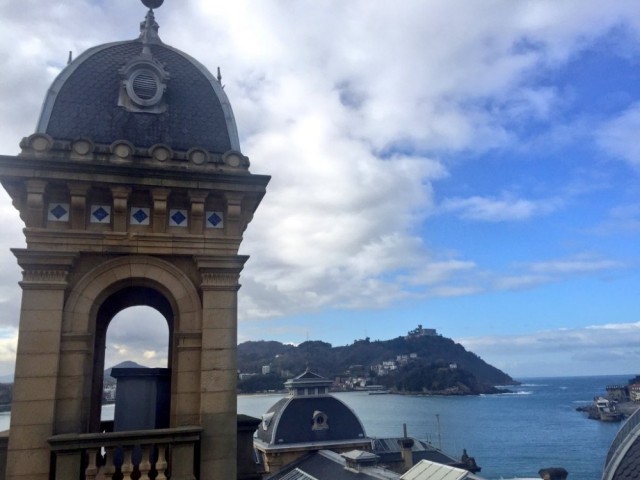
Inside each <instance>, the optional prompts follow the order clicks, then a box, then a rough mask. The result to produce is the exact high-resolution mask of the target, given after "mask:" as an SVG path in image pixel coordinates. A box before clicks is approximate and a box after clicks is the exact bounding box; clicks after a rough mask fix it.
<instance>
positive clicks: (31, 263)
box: [11, 248, 77, 290]
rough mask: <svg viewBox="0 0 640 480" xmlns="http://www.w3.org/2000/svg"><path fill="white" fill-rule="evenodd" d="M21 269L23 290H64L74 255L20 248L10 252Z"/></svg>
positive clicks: (75, 255)
mask: <svg viewBox="0 0 640 480" xmlns="http://www.w3.org/2000/svg"><path fill="white" fill-rule="evenodd" d="M11 251H12V252H13V254H14V255H15V256H16V258H17V259H18V265H20V267H22V281H21V282H20V286H21V287H22V288H23V289H25V290H26V289H32V288H36V289H64V288H66V287H67V275H68V274H69V271H70V270H71V267H72V266H73V262H74V261H75V259H76V257H77V254H76V253H58V252H41V251H30V250H27V249H22V248H14V249H12V250H11Z"/></svg>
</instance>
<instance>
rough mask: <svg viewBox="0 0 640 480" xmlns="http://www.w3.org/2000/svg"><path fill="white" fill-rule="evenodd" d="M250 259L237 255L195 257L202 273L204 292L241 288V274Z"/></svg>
mask: <svg viewBox="0 0 640 480" xmlns="http://www.w3.org/2000/svg"><path fill="white" fill-rule="evenodd" d="M248 258H249V257H247V256H244V255H236V256H231V257H221V256H204V255H203V256H200V255H197V256H195V257H194V260H195V261H196V265H197V267H198V270H199V271H200V278H201V281H202V283H201V288H202V289H203V290H227V291H228V290H231V291H237V290H238V289H239V288H240V283H239V280H240V272H241V271H242V268H243V267H244V264H245V262H246V261H247V260H248Z"/></svg>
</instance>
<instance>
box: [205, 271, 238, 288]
mask: <svg viewBox="0 0 640 480" xmlns="http://www.w3.org/2000/svg"><path fill="white" fill-rule="evenodd" d="M201 275H202V285H201V286H202V288H203V289H208V290H215V289H221V290H238V289H239V288H240V283H238V282H239V280H240V274H239V273H222V272H205V273H202V274H201Z"/></svg>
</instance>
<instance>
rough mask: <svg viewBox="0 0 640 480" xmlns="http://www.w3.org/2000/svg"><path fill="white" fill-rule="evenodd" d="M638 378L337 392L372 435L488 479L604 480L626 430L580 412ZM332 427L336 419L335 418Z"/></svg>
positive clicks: (264, 398)
mask: <svg viewBox="0 0 640 480" xmlns="http://www.w3.org/2000/svg"><path fill="white" fill-rule="evenodd" d="M633 376H634V375H623V376H598V377H555V378H526V379H520V381H521V382H522V384H521V385H518V386H514V387H509V390H510V392H509V393H504V394H500V395H483V396H468V397H437V396H434V397H425V396H408V395H393V394H391V395H368V394H367V393H366V392H354V393H337V394H335V396H336V397H338V398H340V399H341V400H342V401H344V402H345V403H346V404H347V405H348V406H349V407H351V409H352V410H353V411H354V412H355V413H356V414H357V415H358V416H359V417H360V420H361V421H362V423H363V425H364V427H365V431H366V433H367V435H369V436H373V437H390V436H401V435H402V430H403V424H405V423H406V424H407V429H408V432H409V435H411V436H414V437H418V438H421V439H426V440H428V441H430V442H431V443H432V444H433V445H434V446H436V447H441V448H442V450H444V451H445V452H447V453H449V454H451V455H454V456H457V457H459V456H460V455H461V454H462V450H463V449H466V450H467V452H468V454H469V455H470V456H473V457H475V459H476V462H477V463H478V465H480V467H482V471H481V472H480V475H482V477H483V478H487V479H492V480H493V479H501V478H504V479H511V478H514V477H530V478H539V475H538V470H540V469H541V468H547V467H564V468H565V469H567V471H568V472H569V480H572V479H573V480H599V479H600V478H601V477H602V470H603V467H604V460H605V457H606V454H607V451H608V449H609V446H610V444H611V442H612V440H613V438H614V436H615V434H616V432H617V431H618V429H619V428H620V426H621V424H620V423H604V422H600V421H596V420H589V419H588V418H587V416H586V414H585V413H582V412H578V411H576V408H577V407H579V406H581V405H586V404H588V403H590V402H591V401H592V400H593V397H594V396H596V395H603V394H605V393H606V391H605V387H606V386H607V385H610V384H626V383H627V381H628V379H630V378H632V377H633ZM279 398H280V397H279V396H276V395H248V396H240V397H238V413H244V414H247V415H252V416H256V417H260V415H261V414H262V413H264V412H265V411H266V410H267V409H268V408H269V407H270V406H271V405H272V404H274V403H275V402H276V401H277V400H278V399H279ZM329 421H331V419H329Z"/></svg>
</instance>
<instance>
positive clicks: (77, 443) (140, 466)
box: [49, 427, 202, 480]
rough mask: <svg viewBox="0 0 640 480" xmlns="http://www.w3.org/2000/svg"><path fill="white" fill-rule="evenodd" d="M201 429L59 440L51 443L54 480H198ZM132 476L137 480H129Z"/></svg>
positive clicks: (88, 435)
mask: <svg viewBox="0 0 640 480" xmlns="http://www.w3.org/2000/svg"><path fill="white" fill-rule="evenodd" d="M201 432H202V428H201V427H179V428H166V429H158V430H136V431H128V432H107V433H85V434H63V435H56V436H53V437H51V438H49V445H50V446H51V450H52V451H53V452H54V454H55V459H56V462H55V477H54V478H55V480H73V479H82V480H96V479H98V478H99V479H104V480H113V479H114V478H122V479H123V480H131V479H132V478H139V479H140V480H149V478H150V475H151V474H153V475H154V476H155V477H154V478H155V480H197V479H198V472H197V467H196V462H195V458H196V449H197V447H198V446H199V442H200V434H201ZM134 475H135V477H133V476H134Z"/></svg>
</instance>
